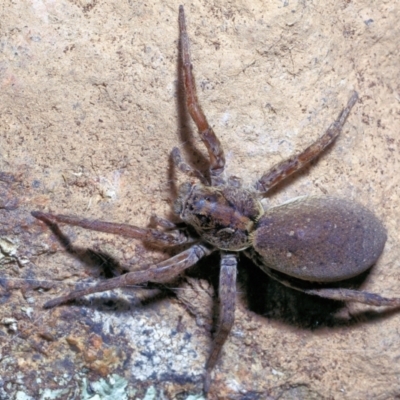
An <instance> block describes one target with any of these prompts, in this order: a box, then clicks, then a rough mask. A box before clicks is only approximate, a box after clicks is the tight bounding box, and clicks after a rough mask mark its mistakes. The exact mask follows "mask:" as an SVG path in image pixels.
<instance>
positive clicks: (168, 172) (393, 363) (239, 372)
mask: <svg viewBox="0 0 400 400" xmlns="http://www.w3.org/2000/svg"><path fill="white" fill-rule="evenodd" d="M246 3H248V2H244V1H240V0H233V1H230V2H226V1H222V2H219V3H218V2H217V3H213V2H211V3H210V2H205V1H201V0H200V1H197V0H196V1H194V2H190V3H187V4H184V5H185V9H186V13H187V20H188V30H189V35H190V38H191V42H192V46H191V50H192V56H193V62H194V68H195V74H196V78H197V85H198V90H199V97H200V99H201V103H202V105H203V108H204V110H205V112H206V114H207V116H208V118H209V121H210V123H211V125H212V126H213V127H214V128H215V131H216V132H217V134H218V136H219V137H220V139H221V142H222V144H223V146H224V148H225V151H226V154H227V160H228V168H227V170H228V173H230V174H234V175H237V176H241V177H242V178H243V180H244V183H245V184H246V185H250V184H252V183H253V182H254V181H255V179H256V178H258V177H260V176H261V175H262V173H263V172H264V171H266V170H267V169H268V168H269V167H271V166H272V165H274V164H275V163H276V162H279V161H280V160H282V159H284V158H287V157H288V156H290V155H292V154H293V153H294V152H296V151H299V150H301V149H303V148H305V147H306V146H307V145H308V144H310V143H311V142H312V141H313V140H315V139H316V138H317V137H318V136H319V135H320V134H321V133H322V132H323V131H324V130H325V129H326V128H327V127H328V126H329V124H330V123H331V122H332V121H333V120H334V119H335V118H336V117H337V115H338V113H339V111H340V110H341V108H342V107H343V105H344V104H345V103H346V102H347V99H348V98H349V96H350V94H351V92H352V91H353V90H354V89H356V90H357V91H358V92H359V95H360V100H359V102H358V104H357V105H356V106H355V107H354V110H353V112H352V113H351V115H350V117H349V119H348V121H347V123H346V125H345V128H344V130H343V133H342V135H341V136H340V137H339V139H338V140H337V142H336V143H335V145H334V146H332V147H331V148H330V149H329V150H328V151H327V152H326V153H325V154H324V155H323V156H322V157H320V158H319V159H318V161H317V162H314V163H313V165H312V166H311V167H310V168H307V169H305V170H304V171H303V172H302V173H301V174H297V175H296V176H295V177H294V178H293V179H290V181H289V182H288V183H286V184H284V185H281V186H280V187H279V188H278V189H277V190H274V192H273V193H272V194H271V196H270V197H269V198H268V201H269V203H270V204H273V205H275V204H279V203H281V202H283V201H286V200H288V199H290V198H292V197H296V196H300V195H306V194H317V195H323V194H329V195H335V196H338V197H344V198H350V199H354V200H357V201H358V202H360V203H362V204H364V205H365V206H367V207H368V208H370V209H372V210H374V212H375V213H376V214H377V216H378V217H379V218H380V219H381V220H382V221H383V222H384V224H385V226H386V227H387V230H388V241H387V244H386V247H385V250H384V253H383V255H382V257H381V258H380V260H379V262H378V263H377V264H376V265H375V267H374V268H373V269H372V271H371V273H370V274H369V275H368V276H364V277H363V280H362V281H360V282H356V283H358V284H360V285H361V287H362V288H363V289H364V290H368V291H372V292H377V293H382V294H384V295H386V296H388V297H389V296H400V218H399V216H398V204H399V201H400V185H399V184H400V178H399V169H400V156H399V153H400V139H399V126H400V84H399V82H400V72H399V71H400V69H399V65H400V50H399V47H398V38H399V37H400V25H399V23H398V21H399V20H400V5H399V3H397V2H390V1H379V2H378V1H373V2H371V1H367V0H358V1H350V0H348V1H325V2H323V5H319V4H318V2H303V1H299V2H295V1H290V0H285V1H271V0H267V1H257V0H254V1H252V2H251V5H247V4H246ZM178 4H179V3H176V2H174V1H170V0H165V1H162V2H160V1H150V2H145V3H141V2H134V1H131V0H129V1H108V0H104V1H101V0H99V1H98V0H92V1H86V0H70V1H67V0H60V1H56V2H54V1H48V0H43V1H39V0H38V1H36V0H33V1H24V0H21V1H18V2H11V1H5V2H2V4H1V5H0V10H1V11H0V34H1V47H0V48H1V52H0V84H1V90H0V97H1V102H0V128H1V130H0V140H1V142H0V268H1V269H0V271H1V280H0V282H1V286H0V288H1V297H0V299H1V311H0V321H1V326H0V343H1V350H0V399H18V400H21V399H39V398H40V399H50V398H51V399H55V398H56V399H81V398H83V399H100V398H101V399H106V398H120V399H124V398H129V399H144V398H146V399H153V398H154V399H162V398H164V399H189V398H190V399H200V398H202V377H203V375H202V374H203V372H204V364H205V360H206V358H207V355H208V352H209V349H210V343H211V333H210V329H211V326H212V297H213V295H214V287H215V280H216V278H217V275H218V257H212V258H210V259H208V260H205V261H204V262H203V263H202V264H201V268H198V269H197V270H195V271H193V272H192V274H191V276H190V277H187V278H183V279H182V280H181V281H180V282H177V283H176V285H175V286H174V285H172V288H170V289H168V290H159V289H157V288H153V289H152V290H143V289H139V290H135V289H131V288H128V289H124V290H120V291H115V292H113V293H104V294H100V295H98V296H96V297H95V298H94V297H92V298H90V299H86V300H82V301H81V302H79V303H75V304H74V305H69V306H64V307H59V308H57V309H54V310H43V309H42V304H43V303H44V302H45V301H46V300H48V299H50V298H52V297H55V296H56V295H57V294H59V293H61V292H65V291H68V290H69V289H71V288H73V287H74V286H75V284H76V283H78V282H81V281H96V280H98V279H101V278H102V276H101V275H102V273H101V268H99V266H101V265H104V264H105V261H104V260H105V258H104V257H105V256H104V255H105V254H107V255H108V259H109V260H119V261H120V262H121V264H130V265H131V268H132V269H135V268H136V269H137V268H141V267H143V265H148V264H150V263H151V262H154V261H156V260H161V259H165V258H167V257H168V254H166V253H164V252H157V251H154V250H151V249H148V248H146V246H144V245H143V244H142V243H140V242H139V241H134V240H127V239H123V238H119V237H115V236H112V235H107V234H100V233H96V232H91V231H85V230H83V229H78V228H72V227H68V226H61V227H60V228H61V229H62V232H63V234H65V235H66V237H67V238H68V239H69V240H71V241H72V243H73V245H74V246H75V247H76V248H80V250H81V251H80V252H79V251H78V252H77V253H76V254H75V255H73V254H68V252H67V251H66V250H65V248H63V246H62V243H61V240H60V238H61V235H59V236H58V237H56V236H55V235H53V234H52V233H51V232H50V231H49V229H48V228H47V227H46V226H45V225H44V224H42V223H40V222H38V221H36V220H35V219H34V218H33V217H31V216H30V211H31V210H45V211H51V212H56V213H64V214H74V215H82V216H86V217H90V218H100V219H105V220H109V221H118V222H126V223H133V224H135V225H139V226H147V225H148V221H149V217H150V216H151V215H152V214H158V215H161V216H164V217H170V216H171V215H172V212H171V205H172V202H173V199H174V196H175V194H176V193H175V189H174V185H175V184H176V183H177V181H178V182H181V181H183V180H184V177H182V176H181V175H180V174H179V173H177V172H174V171H173V168H172V166H171V163H170V161H169V153H170V151H171V149H172V147H173V146H179V147H180V148H181V150H182V151H183V153H184V154H185V156H186V157H187V159H188V160H189V161H190V163H192V165H195V166H197V167H199V168H200V169H203V170H205V169H207V164H206V159H205V157H204V156H205V153H204V148H203V146H202V144H201V142H200V140H199V138H198V136H197V133H196V130H195V129H194V128H193V125H192V124H191V122H190V120H189V118H188V116H187V114H186V111H185V107H184V102H183V101H182V96H181V90H180V82H181V78H180V75H179V70H178V47H177V46H178V21H177V17H178ZM88 248H90V249H92V252H89V251H87V249H88ZM82 253H86V255H87V254H88V253H89V256H90V257H86V258H85V257H80V256H79V255H82ZM102 254H103V256H102ZM203 271H205V272H203ZM238 281H239V282H238V308H237V311H236V322H235V325H234V329H233V331H232V334H231V335H230V337H229V340H228V342H227V343H226V345H225V347H224V350H223V353H222V357H221V360H220V362H219V364H218V366H217V368H216V369H215V372H214V376H213V377H214V380H213V384H212V386H211V391H210V394H209V398H210V399H276V398H279V399H353V400H354V399H372V398H373V399H379V400H383V399H393V398H397V397H399V396H400V362H399V357H400V350H399V349H400V328H399V327H400V313H398V312H396V310H395V311H391V310H387V309H376V308H373V307H366V306H362V305H357V304H347V305H343V304H339V305H338V304H336V303H335V304H332V303H331V302H321V301H317V300H316V299H314V298H309V297H306V296H300V295H297V294H294V293H292V292H291V291H288V290H286V289H283V288H281V287H280V286H279V285H277V284H274V283H272V282H269V280H268V278H266V277H265V276H264V275H263V274H262V273H260V272H259V271H258V270H257V268H256V267H255V266H253V265H251V263H249V262H247V261H246V260H245V259H242V260H241V266H240V272H239V278H238ZM107 393H108V395H109V397H107ZM96 396H97V397H96ZM112 396H114V397H112Z"/></svg>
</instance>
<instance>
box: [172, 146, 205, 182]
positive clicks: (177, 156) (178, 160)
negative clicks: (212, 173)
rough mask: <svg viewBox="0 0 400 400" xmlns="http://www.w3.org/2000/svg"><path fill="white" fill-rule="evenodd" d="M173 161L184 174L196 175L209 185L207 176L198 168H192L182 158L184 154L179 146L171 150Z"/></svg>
mask: <svg viewBox="0 0 400 400" xmlns="http://www.w3.org/2000/svg"><path fill="white" fill-rule="evenodd" d="M171 157H172V161H173V162H174V164H175V166H176V167H177V168H178V169H179V170H180V171H181V172H183V173H184V174H186V175H188V176H191V177H195V178H197V179H199V180H200V182H201V183H204V184H205V185H208V184H209V182H208V181H207V179H206V178H205V176H204V175H203V174H202V173H201V172H200V171H199V170H197V169H194V168H192V167H191V166H190V165H188V164H186V163H185V162H184V161H183V160H182V154H181V152H180V151H179V149H178V148H177V147H174V148H173V149H172V152H171Z"/></svg>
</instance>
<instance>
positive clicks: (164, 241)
mask: <svg viewBox="0 0 400 400" xmlns="http://www.w3.org/2000/svg"><path fill="white" fill-rule="evenodd" d="M31 214H32V215H33V216H34V217H35V218H37V219H40V220H41V221H43V222H44V223H48V222H50V223H56V222H61V223H64V224H68V225H73V226H79V227H81V228H84V229H89V230H91V231H98V232H106V233H113V234H114V235H121V236H125V237H129V238H133V239H140V240H143V241H145V242H147V243H151V244H154V245H157V246H177V245H180V244H183V243H186V242H187V241H188V237H187V236H186V235H185V234H184V233H183V232H181V231H179V230H178V229H175V230H170V231H168V232H164V231H160V230H158V229H152V228H139V227H137V226H133V225H128V224H118V223H114V222H105V221H99V220H93V219H86V218H83V219H81V218H78V217H74V216H71V215H60V214H59V215H54V214H49V213H43V212H40V211H32V212H31Z"/></svg>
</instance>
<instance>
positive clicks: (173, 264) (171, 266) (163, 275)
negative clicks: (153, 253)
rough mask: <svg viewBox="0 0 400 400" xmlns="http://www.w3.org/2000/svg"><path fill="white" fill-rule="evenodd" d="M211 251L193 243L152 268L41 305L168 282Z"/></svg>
mask: <svg viewBox="0 0 400 400" xmlns="http://www.w3.org/2000/svg"><path fill="white" fill-rule="evenodd" d="M211 252H212V250H211V249H210V248H208V247H206V246H203V245H201V244H195V245H193V246H192V247H190V248H189V249H187V250H185V251H183V252H182V253H179V254H177V255H176V256H174V257H171V258H169V259H168V260H165V261H162V262H160V263H158V264H156V265H155V266H154V268H150V269H146V270H143V271H134V272H128V273H127V274H124V275H120V276H118V277H116V278H112V279H107V280H106V281H103V282H100V283H98V284H97V285H94V286H91V287H88V288H85V289H78V290H74V291H72V292H70V293H68V294H66V295H64V296H61V297H58V298H56V299H52V300H50V301H48V302H47V303H45V304H44V306H43V307H44V308H52V307H56V306H59V305H60V304H63V303H66V302H68V301H72V300H75V299H78V298H80V297H82V296H86V295H88V294H92V293H98V292H105V291H106V290H112V289H116V288H121V287H126V286H130V285H138V284H140V283H144V282H153V283H162V282H168V281H170V280H172V279H173V278H175V277H176V276H177V275H179V274H180V273H182V272H183V271H184V270H185V269H187V268H189V267H191V266H192V265H194V264H196V263H197V261H199V260H200V259H201V258H203V257H205V256H206V255H208V254H210V253H211Z"/></svg>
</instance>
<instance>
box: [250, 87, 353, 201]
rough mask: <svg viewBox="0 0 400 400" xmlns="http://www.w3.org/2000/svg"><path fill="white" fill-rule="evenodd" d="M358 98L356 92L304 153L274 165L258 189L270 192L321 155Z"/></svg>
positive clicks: (258, 183) (340, 128) (259, 183)
mask: <svg viewBox="0 0 400 400" xmlns="http://www.w3.org/2000/svg"><path fill="white" fill-rule="evenodd" d="M357 100H358V94H357V92H354V93H353V94H352V96H351V97H350V99H349V101H348V103H347V106H346V107H345V108H344V109H343V110H342V111H341V113H340V114H339V117H338V118H337V120H336V121H335V122H333V123H332V124H331V125H330V127H329V128H328V129H327V131H326V132H325V133H324V134H323V135H322V136H321V137H320V138H319V139H318V140H317V141H316V142H315V143H313V144H312V145H311V146H309V147H307V148H306V149H305V150H304V151H303V152H302V153H300V154H296V155H294V156H292V157H290V158H289V159H287V160H285V161H282V162H280V163H278V164H277V165H275V166H274V167H272V168H271V169H270V170H269V171H268V172H267V173H266V174H264V175H263V176H262V177H261V178H260V179H259V180H258V181H257V182H256V189H257V190H258V191H259V192H262V193H266V192H268V191H269V190H270V189H271V188H273V187H274V186H276V185H278V184H279V183H280V182H282V181H283V180H284V179H286V178H287V177H288V176H289V175H292V174H293V173H295V172H297V171H298V170H300V169H301V168H303V167H304V166H305V165H306V164H308V163H309V162H310V161H311V160H313V159H314V158H315V157H317V156H319V155H320V154H321V153H322V152H323V151H324V150H325V149H326V148H327V147H328V146H329V145H330V144H331V143H332V142H333V141H334V140H335V139H336V138H337V137H338V135H339V133H340V132H341V130H342V128H343V125H344V123H345V122H346V119H347V117H348V115H349V114H350V111H351V109H352V108H353V106H354V104H355V103H356V102H357Z"/></svg>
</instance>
